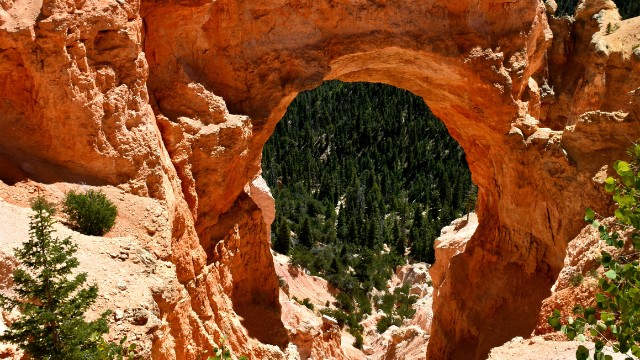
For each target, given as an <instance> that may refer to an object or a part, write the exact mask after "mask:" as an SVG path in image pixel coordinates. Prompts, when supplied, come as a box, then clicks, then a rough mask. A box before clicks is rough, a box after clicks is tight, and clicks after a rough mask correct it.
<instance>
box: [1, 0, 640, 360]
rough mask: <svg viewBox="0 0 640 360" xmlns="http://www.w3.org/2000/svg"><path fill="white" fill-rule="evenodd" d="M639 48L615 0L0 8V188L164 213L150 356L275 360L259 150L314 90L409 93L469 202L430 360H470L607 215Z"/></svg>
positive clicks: (257, 1)
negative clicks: (452, 162)
mask: <svg viewBox="0 0 640 360" xmlns="http://www.w3.org/2000/svg"><path fill="white" fill-rule="evenodd" d="M610 24H612V25H610ZM611 29H615V31H611ZM639 34H640V19H639V18H635V19H630V20H626V21H621V20H620V17H619V15H618V12H617V10H616V8H615V5H614V4H613V2H612V1H610V0H584V1H582V2H581V3H580V5H579V7H578V10H577V14H576V16H575V19H569V18H562V19H556V18H554V17H552V16H550V15H549V14H548V13H547V10H546V8H545V4H543V2H542V1H523V0H521V1H517V0H515V1H514V0H512V1H506V0H482V1H469V0H461V1H444V0H419V1H418V0H409V1H394V0H349V1H347V0H296V1H282V0H268V1H267V0H251V1H248V0H216V1H204V0H142V1H138V0H0V59H1V61H0V129H1V130H0V180H2V181H3V182H5V183H7V184H14V183H16V182H20V181H21V180H24V179H30V180H34V181H38V182H42V183H54V182H60V181H65V182H72V183H81V182H83V183H87V184H90V185H115V186H117V187H119V188H120V189H122V190H124V191H126V192H129V193H132V194H136V195H140V196H147V197H153V198H155V199H157V200H159V201H160V202H161V203H162V204H163V206H165V211H166V213H167V214H168V218H169V219H170V220H169V224H170V226H171V229H172V230H171V231H172V236H171V243H170V245H169V246H167V247H166V248H165V249H164V250H165V251H164V252H163V253H161V254H160V255H159V257H160V260H164V261H170V262H172V263H173V264H174V265H175V268H176V272H175V281H173V283H170V284H167V285H166V287H165V288H158V289H154V293H153V295H154V300H155V301H156V303H157V305H158V308H159V311H160V315H161V320H162V325H161V327H160V330H159V333H161V335H162V336H157V337H156V338H155V340H154V344H153V349H152V355H153V357H154V358H157V359H195V358H197V357H198V356H200V355H201V354H202V353H203V352H205V351H207V350H211V349H212V347H213V345H214V343H218V342H219V341H220V338H221V337H222V336H223V335H226V336H228V340H227V344H228V345H229V346H230V347H231V348H232V350H233V351H234V352H235V353H237V354H246V355H250V356H253V357H254V358H258V359H262V358H278V357H281V356H283V355H282V354H283V352H282V350H281V349H284V348H285V347H286V344H287V342H288V339H287V334H286V331H285V328H284V326H283V324H282V322H281V321H280V311H281V309H280V304H279V302H278V280H277V278H276V275H275V271H274V265H273V260H272V257H271V255H270V253H269V244H268V236H267V230H266V226H265V219H267V218H269V216H272V215H271V214H272V212H273V208H264V209H261V208H260V206H263V207H265V206H266V205H265V204H268V203H269V202H268V201H264V198H262V199H261V200H256V199H255V198H254V197H252V195H251V191H249V190H245V189H250V188H251V186H250V184H251V183H252V182H253V181H254V180H255V179H256V176H258V175H259V173H260V160H261V151H262V146H263V144H264V143H265V142H266V141H267V139H268V138H269V136H270V135H271V133H272V131H273V129H274V127H275V125H276V123H277V122H278V120H279V119H280V118H281V117H282V116H283V114H284V112H285V110H286V108H287V106H288V104H289V103H290V102H291V101H292V100H293V99H294V98H295V96H296V95H297V94H298V93H299V92H300V91H303V90H307V89H311V88H313V87H315V86H317V85H319V84H320V83H321V82H322V81H323V80H328V79H340V80H343V81H369V82H383V83H387V84H391V85H394V86H397V87H400V88H404V89H407V90H410V91H412V92H414V93H415V94H417V95H419V96H421V97H423V98H424V100H425V101H426V102H427V104H428V105H429V107H430V108H431V109H432V111H433V113H434V114H436V115H437V116H438V117H439V118H440V119H442V121H443V122H444V123H445V124H446V126H447V127H448V129H449V131H450V133H451V135H453V137H454V138H455V139H456V140H457V141H458V142H459V143H460V144H461V146H462V147H463V148H464V150H465V152H466V154H467V159H468V163H469V166H470V168H471V172H472V174H473V179H474V182H475V183H476V184H477V185H478V187H479V200H478V206H477V209H476V212H477V215H478V219H479V225H478V228H477V230H476V232H475V234H474V236H473V238H472V239H471V240H470V241H469V242H468V243H467V244H466V248H465V249H464V251H463V252H461V253H459V254H456V255H454V256H453V257H452V259H451V262H450V265H449V267H447V268H446V273H445V274H444V275H443V276H441V277H440V278H441V285H440V288H439V289H438V291H437V293H438V296H437V298H435V299H434V319H433V324H432V331H431V334H432V335H431V339H430V343H429V347H428V350H427V349H425V351H426V352H427V355H428V357H429V358H430V359H474V358H475V359H482V358H485V357H486V356H487V354H488V353H489V350H490V349H491V348H492V347H494V346H496V345H500V344H502V343H504V342H506V341H507V340H509V339H511V338H512V337H514V336H516V335H520V336H527V335H529V334H530V333H531V330H532V329H533V328H534V327H535V325H536V320H537V316H538V312H539V309H540V306H541V302H542V300H543V299H544V298H545V297H547V296H548V295H549V294H550V288H551V286H552V285H553V283H554V281H555V280H556V277H557V276H558V273H559V272H560V270H561V268H562V266H563V259H564V255H565V250H566V248H567V242H568V241H569V240H570V239H572V238H573V237H574V236H575V235H576V234H578V232H579V231H580V229H581V228H582V227H583V222H582V221H581V220H580V219H581V218H582V214H583V211H584V209H585V208H586V207H588V206H589V207H592V208H594V209H595V210H597V211H601V212H603V213H606V212H607V210H609V207H610V203H609V202H608V200H607V196H606V195H605V194H603V193H602V192H601V190H600V189H601V185H600V182H601V181H602V179H603V176H604V174H605V173H606V172H607V171H608V168H607V165H608V164H610V163H611V162H612V161H613V160H615V159H617V158H620V157H621V156H623V155H624V150H625V148H626V147H628V145H629V144H630V141H633V140H635V139H637V138H640V126H639V125H640V124H639V123H640V118H639V117H638V116H639V114H640V50H638V48H637V46H636V47H635V49H634V46H635V45H637V44H639V43H640V37H639ZM634 50H635V51H634ZM263 212H266V213H267V214H270V215H269V216H267V217H264V216H263V215H262V214H263ZM318 338H319V339H321V337H318ZM318 341H321V340H318ZM278 347H280V348H278Z"/></svg>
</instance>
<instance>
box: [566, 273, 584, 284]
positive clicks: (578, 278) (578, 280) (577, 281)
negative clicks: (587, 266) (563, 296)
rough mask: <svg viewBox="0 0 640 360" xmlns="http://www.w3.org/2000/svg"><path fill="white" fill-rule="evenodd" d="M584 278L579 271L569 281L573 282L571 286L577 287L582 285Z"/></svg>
mask: <svg viewBox="0 0 640 360" xmlns="http://www.w3.org/2000/svg"><path fill="white" fill-rule="evenodd" d="M583 280H584V276H582V274H580V273H578V274H575V275H573V276H571V277H570V278H569V283H570V284H571V286H573V287H576V286H580V284H582V281H583Z"/></svg>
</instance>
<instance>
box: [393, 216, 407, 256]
mask: <svg viewBox="0 0 640 360" xmlns="http://www.w3.org/2000/svg"><path fill="white" fill-rule="evenodd" d="M393 238H394V240H395V243H394V244H393V245H394V246H393V250H394V251H395V252H396V254H398V255H400V256H401V257H404V252H405V250H406V248H405V242H404V235H403V234H402V230H400V226H399V225H398V220H396V221H395V222H394V223H393Z"/></svg>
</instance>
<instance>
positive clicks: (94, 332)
mask: <svg viewBox="0 0 640 360" xmlns="http://www.w3.org/2000/svg"><path fill="white" fill-rule="evenodd" d="M32 209H33V211H34V212H35V213H34V214H33V215H32V217H31V223H30V230H29V240H28V241H26V242H25V243H24V244H23V245H22V248H18V249H16V250H15V256H16V258H17V259H18V260H19V261H20V263H21V267H20V268H18V269H17V270H15V271H14V273H13V281H14V283H15V286H16V288H15V292H16V294H17V297H15V298H12V297H5V296H0V305H2V308H3V309H5V310H7V311H11V310H12V309H14V308H16V307H17V308H19V309H20V311H21V317H20V319H19V320H17V321H16V322H14V323H13V324H11V327H10V328H9V329H8V330H7V331H5V333H4V334H3V335H2V336H0V341H6V342H10V343H14V344H17V345H18V346H19V347H20V348H21V349H23V350H24V351H25V352H26V353H27V354H29V356H30V357H32V358H34V359H52V360H56V359H61V360H62V359H66V360H68V359H71V360H74V359H97V358H105V354H107V353H109V352H110V351H113V350H115V349H116V348H118V346H117V345H115V344H108V343H105V342H104V340H102V338H101V335H102V334H105V333H107V332H108V330H109V329H108V327H107V320H106V317H107V316H108V314H109V312H105V313H103V314H102V315H101V316H100V317H99V318H98V319H97V320H94V321H91V322H87V321H85V320H84V312H85V311H86V310H87V309H88V308H89V307H90V306H91V304H93V303H94V301H95V300H96V297H97V296H98V288H97V286H95V285H91V286H89V287H84V284H85V282H86V281H87V274H86V273H81V274H78V275H75V276H73V277H72V272H73V269H75V268H76V267H78V265H79V263H78V260H77V259H76V258H75V257H73V254H74V253H75V252H76V250H77V248H78V247H77V245H75V244H73V243H72V242H71V238H70V237H67V238H65V239H59V238H54V237H53V236H52V233H53V224H54V220H53V218H52V215H53V212H54V210H53V206H52V205H51V204H49V203H48V202H47V201H46V200H45V199H44V198H42V197H38V198H37V199H36V200H35V201H34V202H33V204H32ZM105 346H106V348H105Z"/></svg>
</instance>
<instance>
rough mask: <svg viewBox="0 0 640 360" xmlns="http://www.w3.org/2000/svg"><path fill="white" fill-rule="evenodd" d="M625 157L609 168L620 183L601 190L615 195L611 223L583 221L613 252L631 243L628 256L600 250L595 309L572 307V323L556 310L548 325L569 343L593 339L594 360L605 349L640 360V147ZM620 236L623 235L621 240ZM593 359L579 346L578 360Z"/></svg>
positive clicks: (602, 357) (589, 215) (590, 215)
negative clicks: (630, 158) (559, 332)
mask: <svg viewBox="0 0 640 360" xmlns="http://www.w3.org/2000/svg"><path fill="white" fill-rule="evenodd" d="M629 154H630V156H631V157H632V159H633V160H632V161H631V162H626V161H616V162H615V163H614V164H613V168H614V170H615V171H616V173H617V174H618V178H617V179H614V178H613V177H609V178H607V179H606V180H605V190H606V191H607V192H610V193H612V194H613V200H614V202H615V203H616V207H617V209H616V210H615V222H613V224H612V225H610V226H605V225H604V224H603V223H602V221H601V217H599V216H597V214H596V213H595V212H594V211H593V210H591V209H587V211H586V215H585V221H587V222H588V223H590V224H591V225H592V226H593V227H595V228H596V229H598V232H599V233H600V239H601V240H603V241H604V242H605V243H606V244H607V245H609V246H613V247H615V248H617V249H622V248H624V247H625V241H624V240H623V239H625V238H626V239H629V240H630V242H631V245H632V246H633V249H634V251H633V252H632V253H631V254H628V255H618V256H614V255H612V254H611V253H609V252H606V251H603V252H602V258H601V260H600V263H601V265H602V267H603V268H604V270H605V272H604V274H603V276H602V277H601V278H600V279H599V280H598V287H599V290H600V292H598V293H596V295H595V299H593V304H594V306H588V307H583V306H581V305H576V306H575V307H574V309H573V313H574V315H576V318H573V317H568V318H567V319H565V321H563V319H562V316H561V313H560V311H558V310H557V309H556V310H554V312H553V315H552V316H550V317H549V319H548V323H549V325H551V326H552V327H553V328H554V329H555V330H560V331H562V333H564V334H565V335H566V336H567V337H568V338H569V339H570V340H573V339H577V340H579V341H585V339H586V337H585V333H588V334H589V335H591V337H592V338H593V341H594V343H595V350H594V353H593V359H597V360H609V359H612V356H611V355H608V354H604V349H605V346H610V347H611V348H613V351H615V352H619V353H622V354H624V355H625V356H627V357H626V358H627V359H631V358H632V356H635V357H636V358H637V357H640V322H639V321H638V319H640V263H639V262H638V255H640V252H639V251H640V171H639V170H640V145H638V144H636V145H634V146H633V147H632V148H631V149H630V150H629ZM622 234H624V236H622ZM590 356H591V354H590V351H589V349H588V348H587V347H585V346H583V345H580V346H579V347H578V350H577V351H576V359H578V360H586V359H588V358H589V357H590Z"/></svg>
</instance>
